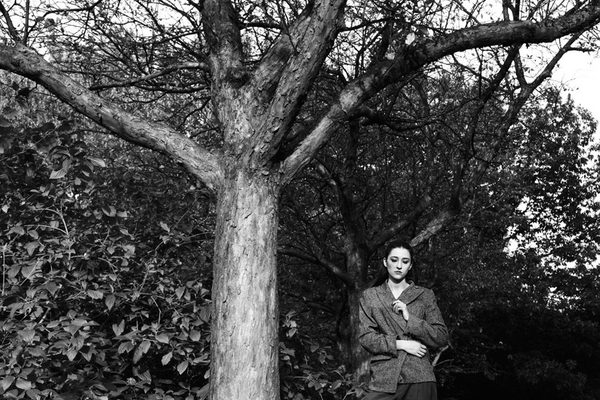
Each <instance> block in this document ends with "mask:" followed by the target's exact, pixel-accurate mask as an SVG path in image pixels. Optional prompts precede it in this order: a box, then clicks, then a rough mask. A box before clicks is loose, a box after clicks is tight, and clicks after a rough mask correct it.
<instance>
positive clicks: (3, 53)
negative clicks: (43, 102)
mask: <svg viewBox="0 0 600 400" xmlns="http://www.w3.org/2000/svg"><path fill="white" fill-rule="evenodd" d="M0 69H4V70H7V71H9V72H12V73H15V74H17V75H20V76H23V77H25V78H28V79H31V80H32V81H34V82H36V83H38V84H40V85H42V86H44V87H45V88H46V89H47V90H48V91H49V92H50V93H52V94H53V95H55V96H56V97H57V98H58V99H60V100H61V101H63V102H65V103H67V104H68V105H70V106H71V107H73V108H74V109H75V110H76V111H78V112H79V113H81V114H83V115H85V116H86V117H88V118H90V119H92V120H93V121H95V122H96V123H98V124H99V125H100V126H103V127H104V128H106V129H108V130H109V131H110V132H112V133H113V134H114V135H115V136H118V137H120V138H122V139H124V140H127V141H129V142H132V143H135V144H137V145H140V146H143V147H147V148H150V149H153V150H156V151H160V152H162V153H165V154H167V155H169V156H171V157H172V158H173V159H174V160H175V161H177V162H180V163H182V164H183V165H184V166H185V167H186V168H187V169H188V170H189V171H190V172H191V173H192V174H194V175H195V176H197V177H198V178H199V179H201V180H202V181H203V182H204V183H205V184H206V186H207V187H209V188H210V189H212V190H216V189H218V188H219V187H220V184H221V180H222V170H221V162H220V161H219V158H218V156H217V155H215V154H213V153H210V152H209V151H207V150H206V149H204V148H202V147H200V146H199V145H198V144H197V143H196V142H194V141H193V140H191V139H189V138H187V137H186V136H184V135H181V134H179V133H178V132H176V131H175V130H173V129H171V128H169V127H168V126H166V125H163V124H159V123H154V124H151V123H148V122H147V121H146V120H144V119H142V118H139V117H137V116H135V115H133V114H130V113H127V112H125V111H123V110H122V109H120V108H119V107H117V106H115V105H114V104H112V103H110V102H108V101H106V100H104V99H102V98H101V97H99V96H98V95H96V94H95V93H93V92H92V91H90V90H88V89H86V88H84V87H83V86H81V85H80V84H79V83H77V82H75V81H74V80H72V79H71V78H70V77H69V76H67V75H66V74H64V73H61V72H60V71H58V70H57V69H56V68H55V67H54V66H52V65H51V64H49V63H48V62H46V61H45V60H44V59H43V57H42V56H40V55H39V54H37V53H36V52H34V51H33V50H31V49H29V48H27V47H25V46H22V45H17V46H16V47H9V46H2V45H0Z"/></svg>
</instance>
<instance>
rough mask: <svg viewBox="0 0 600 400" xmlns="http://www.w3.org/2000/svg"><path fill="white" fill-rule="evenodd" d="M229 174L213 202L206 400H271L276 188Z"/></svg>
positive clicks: (264, 180)
mask: <svg viewBox="0 0 600 400" xmlns="http://www.w3.org/2000/svg"><path fill="white" fill-rule="evenodd" d="M230 171H231V172H229V173H228V174H227V176H226V178H225V183H224V185H223V187H222V189H221V191H220V193H219V196H218V201H217V226H216V243H215V265H214V272H213V274H214V278H213V279H214V280H213V288H212V293H213V299H212V301H213V305H212V306H213V314H212V336H211V378H210V393H211V399H212V400H240V399H253V400H272V399H279V368H278V360H279V352H278V349H279V342H278V321H279V309H278V299H277V273H276V272H277V270H276V247H277V222H278V218H277V203H278V197H279V189H280V187H279V184H278V183H277V182H275V181H274V180H273V179H271V178H270V176H269V175H268V174H266V175H264V174H260V173H257V174H254V175H251V174H250V173H248V171H246V170H244V169H240V168H238V169H237V171H236V170H234V169H233V168H232V169H231V170H230Z"/></svg>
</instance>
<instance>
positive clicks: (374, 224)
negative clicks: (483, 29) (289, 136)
mask: <svg viewBox="0 0 600 400" xmlns="http://www.w3.org/2000/svg"><path fill="white" fill-rule="evenodd" d="M577 38H578V37H577V36H576V35H575V36H573V37H571V38H570V39H569V40H568V41H567V42H566V43H565V44H564V45H563V46H562V48H561V49H560V51H558V52H557V53H556V54H554V56H553V57H552V59H551V60H549V61H548V63H547V64H546V65H545V67H544V68H541V69H540V71H539V73H538V74H537V75H536V76H534V77H531V78H527V79H526V78H525V73H524V70H523V66H522V64H521V62H520V59H521V57H520V49H519V48H518V47H513V48H510V49H508V50H506V51H504V50H503V49H492V50H480V51H478V52H477V53H476V54H475V55H476V57H475V55H474V56H473V59H474V60H476V61H475V62H474V61H471V62H470V63H469V64H473V63H475V65H473V66H471V65H469V64H463V63H461V62H459V61H458V60H456V59H454V60H452V61H448V62H446V63H438V64H437V65H433V66H429V67H428V75H424V74H415V75H413V77H412V79H411V81H410V82H409V83H408V84H407V85H404V86H399V87H397V86H392V87H390V88H389V89H391V90H389V91H388V93H382V94H380V95H379V96H377V97H376V98H374V99H371V100H370V101H369V102H366V104H364V105H363V106H362V107H361V110H360V117H361V118H358V117H357V118H353V119H351V120H350V121H349V122H348V123H347V124H346V125H345V126H344V128H343V132H341V133H338V134H337V136H336V140H333V141H332V143H331V144H330V145H328V146H327V147H326V149H325V151H322V152H321V153H320V154H319V155H318V157H317V158H316V160H314V161H313V166H312V168H310V169H307V172H306V173H305V174H303V175H301V176H300V177H299V178H298V179H297V180H296V181H295V184H294V185H293V186H294V187H293V188H291V189H290V190H288V191H287V192H286V196H285V197H284V205H285V207H284V210H289V211H290V213H289V214H285V215H288V216H289V219H290V221H291V222H289V223H288V224H289V226H290V227H291V228H290V229H289V231H284V232H285V233H287V235H285V236H284V238H283V240H282V247H283V249H282V250H283V251H282V253H283V254H287V255H289V256H292V257H296V258H298V259H301V260H304V261H305V262H309V263H312V264H314V265H317V266H319V267H321V268H324V269H325V270H326V271H328V272H330V273H331V274H333V275H334V276H336V277H337V278H338V279H339V280H340V282H341V283H343V284H344V285H345V287H346V289H347V290H346V294H345V295H344V296H343V298H344V303H345V304H346V305H347V307H346V308H345V309H344V310H341V312H342V315H340V316H339V318H338V319H339V320H340V321H341V322H342V323H340V329H339V334H340V339H341V340H340V344H341V347H342V348H343V350H342V353H343V354H345V355H347V356H348V361H347V364H348V366H349V367H350V368H351V369H352V370H353V371H355V372H356V373H357V375H358V376H360V377H362V378H365V377H367V375H368V370H367V366H368V364H367V362H366V361H368V355H367V354H366V353H364V351H361V350H362V347H361V346H360V344H359V342H358V335H357V332H358V321H357V320H358V316H357V313H358V306H357V302H358V296H359V294H360V292H361V290H362V289H363V288H364V287H366V286H367V285H369V284H370V283H372V282H373V279H372V274H373V271H371V270H370V268H369V266H370V265H375V268H376V269H377V268H378V267H379V266H380V262H379V261H378V260H377V259H376V254H377V250H378V249H379V248H380V247H381V246H382V245H383V244H384V243H385V242H386V241H387V240H389V239H390V238H391V237H394V236H402V237H404V238H406V239H407V240H410V241H411V243H412V244H413V246H419V245H422V244H426V243H428V242H429V241H430V240H431V239H432V238H434V237H435V236H436V235H437V234H439V232H441V231H442V230H444V229H452V227H451V225H452V224H453V223H454V221H456V219H457V216H458V215H459V214H460V213H461V212H462V208H463V205H465V204H469V203H472V205H469V212H470V213H473V212H477V211H475V210H477V209H478V207H485V205H484V204H483V203H481V202H480V201H478V200H475V199H479V198H481V197H482V196H483V197H485V193H484V192H486V191H489V190H494V191H495V190H497V189H496V187H497V185H498V184H499V182H496V181H495V174H494V169H496V168H500V167H502V168H510V165H511V163H512V162H513V160H514V158H515V157H518V155H519V154H520V151H521V150H520V147H521V146H522V143H523V141H524V140H525V137H526V136H527V135H526V133H525V132H524V131H523V130H522V129H519V128H518V127H517V128H515V125H516V124H517V123H518V122H519V118H518V117H519V115H520V112H521V110H522V108H523V107H524V106H525V105H526V104H527V100H528V99H529V98H530V97H532V96H533V93H534V91H535V89H536V88H538V87H539V86H540V85H541V84H542V83H543V82H544V80H545V79H546V78H547V77H548V76H550V72H551V71H552V69H553V68H554V66H555V65H556V64H557V62H558V61H559V60H560V58H561V57H562V56H563V55H564V54H565V53H566V52H567V51H569V50H570V49H571V46H572V44H573V43H574V42H575V41H576V40H577ZM489 63H496V64H498V65H497V67H496V66H493V67H492V66H489V65H488V64H489ZM511 69H514V70H515V73H514V74H512V73H510V70H511ZM484 70H486V71H485V72H484ZM535 100H537V101H543V100H544V98H543V97H541V98H540V97H538V98H535ZM532 109H536V108H535V107H532ZM529 111H530V112H531V110H529ZM517 125H518V124H517ZM574 136H576V137H578V133H577V132H575V133H574ZM513 143H514V144H513ZM534 147H535V146H534ZM527 148H529V147H527ZM359 154H360V155H361V156H360V157H359V156H358V155H359ZM536 154H537V153H536ZM549 157H552V156H549ZM490 169H491V171H489V170H490ZM312 199H318V201H316V202H315V201H313V200H312ZM473 204H474V205H473ZM284 225H285V223H284ZM297 227H301V228H302V230H303V233H304V234H302V235H297V232H296V230H297V229H296V228H297ZM431 283H432V282H431Z"/></svg>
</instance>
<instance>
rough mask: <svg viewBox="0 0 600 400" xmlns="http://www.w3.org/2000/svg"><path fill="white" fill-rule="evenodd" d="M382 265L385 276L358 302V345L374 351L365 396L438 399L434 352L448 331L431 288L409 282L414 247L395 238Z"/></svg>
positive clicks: (374, 399)
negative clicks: (434, 371) (367, 389)
mask: <svg viewBox="0 0 600 400" xmlns="http://www.w3.org/2000/svg"><path fill="white" fill-rule="evenodd" d="M383 265H384V267H385V268H386V269H387V280H386V281H385V282H383V284H381V285H379V286H375V287H372V288H369V289H367V290H365V291H364V292H363V294H362V297H361V300H360V310H359V314H360V333H359V334H360V343H361V345H362V346H363V347H364V348H365V349H367V351H368V352H369V353H371V381H370V384H369V389H370V392H369V394H367V396H366V397H365V399H366V400H388V399H389V400H392V399H393V400H436V399H437V387H436V380H435V375H434V373H433V366H432V365H431V361H430V351H431V350H435V349H438V348H440V347H443V346H445V345H446V344H447V343H448V329H447V328H446V325H445V324H444V320H443V319H442V315H441V313H440V310H439V308H438V306H437V302H436V300H435V295H434V294H433V292H432V291H431V290H430V289H426V288H424V287H420V286H417V285H415V284H414V283H413V282H411V281H407V279H406V275H407V274H408V272H409V271H410V270H411V268H412V267H413V257H412V248H411V247H410V245H408V244H407V243H404V242H393V243H391V244H390V245H389V246H388V248H387V249H386V253H385V258H384V260H383Z"/></svg>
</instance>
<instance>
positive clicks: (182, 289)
mask: <svg viewBox="0 0 600 400" xmlns="http://www.w3.org/2000/svg"><path fill="white" fill-rule="evenodd" d="M184 292H185V286H181V287H178V288H177V289H175V296H177V298H178V299H181V297H182V296H183V293H184Z"/></svg>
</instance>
